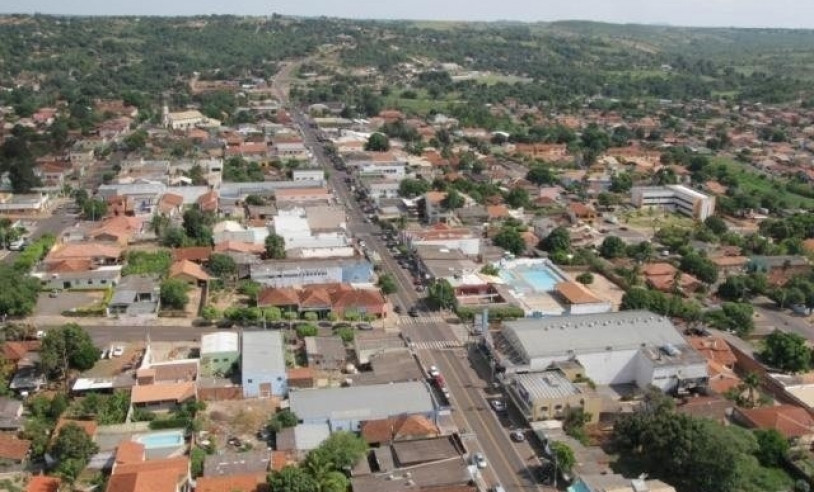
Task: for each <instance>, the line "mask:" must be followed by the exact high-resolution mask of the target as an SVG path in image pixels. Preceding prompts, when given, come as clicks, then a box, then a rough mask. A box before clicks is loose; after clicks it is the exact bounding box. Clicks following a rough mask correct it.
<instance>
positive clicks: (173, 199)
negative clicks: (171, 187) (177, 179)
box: [158, 193, 184, 207]
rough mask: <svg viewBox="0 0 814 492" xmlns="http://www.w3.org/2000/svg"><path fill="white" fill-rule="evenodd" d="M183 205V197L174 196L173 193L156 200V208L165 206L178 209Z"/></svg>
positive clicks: (165, 194)
mask: <svg viewBox="0 0 814 492" xmlns="http://www.w3.org/2000/svg"><path fill="white" fill-rule="evenodd" d="M183 204H184V197H182V196H181V195H176V194H175V193H164V194H163V195H161V199H160V200H158V206H159V207H161V206H162V205H166V206H168V207H180V206H181V205H183Z"/></svg>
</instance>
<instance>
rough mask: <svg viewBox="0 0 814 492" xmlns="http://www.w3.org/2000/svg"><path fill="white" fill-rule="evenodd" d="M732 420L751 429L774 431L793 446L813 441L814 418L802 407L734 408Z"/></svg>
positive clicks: (808, 443)
mask: <svg viewBox="0 0 814 492" xmlns="http://www.w3.org/2000/svg"><path fill="white" fill-rule="evenodd" d="M732 418H733V420H735V421H736V422H739V423H741V424H743V425H745V426H747V427H750V428H753V429H764V430H765V429H774V430H776V431H778V432H779V433H780V434H782V435H783V437H785V438H786V439H788V440H789V441H791V442H792V443H793V444H800V445H806V446H808V445H810V444H811V443H812V442H813V441H814V418H812V417H811V415H809V413H808V412H807V411H806V410H805V409H804V408H802V407H798V406H794V405H775V406H771V407H758V408H737V407H736V408H735V409H734V410H733V414H732Z"/></svg>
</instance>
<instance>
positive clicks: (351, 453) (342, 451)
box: [309, 431, 367, 470]
mask: <svg viewBox="0 0 814 492" xmlns="http://www.w3.org/2000/svg"><path fill="white" fill-rule="evenodd" d="M366 452H367V443H366V442H365V441H364V439H362V438H361V437H359V436H357V435H356V434H353V433H352V432H348V431H339V432H334V433H333V434H331V436H330V437H328V439H326V440H325V441H323V443H322V444H320V445H319V447H318V448H317V449H315V450H313V451H312V452H311V453H317V454H319V455H321V457H322V459H324V461H326V462H327V463H329V464H330V466H331V467H332V468H333V469H334V470H350V469H351V468H353V466H354V465H356V463H358V462H359V460H361V459H362V458H363V457H364V456H365V453H366ZM311 453H309V455H310V454H311Z"/></svg>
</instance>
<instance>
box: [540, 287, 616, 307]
mask: <svg viewBox="0 0 814 492" xmlns="http://www.w3.org/2000/svg"><path fill="white" fill-rule="evenodd" d="M554 292H555V293H556V295H557V296H558V298H559V300H560V302H562V303H563V304H564V305H565V307H566V309H567V312H568V314H597V313H609V312H611V311H612V310H613V305H612V304H611V303H610V302H608V301H603V300H602V299H600V298H598V297H596V296H595V295H594V294H593V292H591V291H590V290H588V288H587V287H585V286H584V285H582V284H581V283H579V282H559V283H557V285H555V286H554Z"/></svg>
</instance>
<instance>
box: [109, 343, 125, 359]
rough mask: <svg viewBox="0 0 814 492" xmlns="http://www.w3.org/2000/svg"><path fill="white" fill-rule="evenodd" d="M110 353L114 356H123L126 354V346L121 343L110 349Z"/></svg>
mask: <svg viewBox="0 0 814 492" xmlns="http://www.w3.org/2000/svg"><path fill="white" fill-rule="evenodd" d="M110 355H111V356H112V357H121V356H122V355H124V347H122V346H121V345H117V346H115V347H113V348H112V349H111V350H110Z"/></svg>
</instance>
